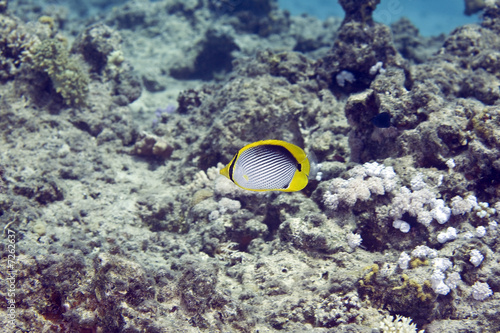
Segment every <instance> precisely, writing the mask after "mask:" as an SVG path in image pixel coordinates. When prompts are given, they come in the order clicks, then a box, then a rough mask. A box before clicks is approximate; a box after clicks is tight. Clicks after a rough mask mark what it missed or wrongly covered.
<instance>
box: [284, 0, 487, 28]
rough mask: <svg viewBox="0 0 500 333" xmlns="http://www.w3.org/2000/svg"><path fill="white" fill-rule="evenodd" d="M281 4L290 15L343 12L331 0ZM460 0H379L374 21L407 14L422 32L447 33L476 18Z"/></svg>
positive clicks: (392, 19) (292, 0)
mask: <svg viewBox="0 0 500 333" xmlns="http://www.w3.org/2000/svg"><path fill="white" fill-rule="evenodd" d="M278 3H279V5H280V7H281V8H284V9H288V10H289V11H290V13H292V15H300V14H302V13H307V14H309V15H311V16H316V17H318V18H320V19H325V18H327V17H328V16H341V17H343V16H344V12H343V10H342V7H340V5H339V4H338V2H337V1H333V0H308V1H307V2H306V1H304V0H278ZM464 8H465V5H464V1H463V0H382V1H381V3H380V5H378V7H377V10H376V11H375V13H374V18H375V20H376V21H378V22H381V23H384V24H390V23H392V22H395V21H397V20H398V19H399V18H401V17H402V16H406V17H407V18H409V19H410V20H411V21H412V22H413V24H414V25H415V26H416V27H417V28H418V29H419V30H420V34H421V35H423V36H432V35H439V34H440V33H445V34H448V33H450V32H451V31H452V30H453V29H455V28H456V27H458V26H461V25H464V24H467V23H475V22H478V21H479V18H478V15H477V14H476V15H474V16H466V15H465V14H464Z"/></svg>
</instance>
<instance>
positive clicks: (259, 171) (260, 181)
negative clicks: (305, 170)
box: [232, 145, 298, 190]
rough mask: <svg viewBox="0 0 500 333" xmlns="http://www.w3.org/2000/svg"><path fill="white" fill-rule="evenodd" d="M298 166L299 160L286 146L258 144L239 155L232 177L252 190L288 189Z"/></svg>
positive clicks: (233, 167)
mask: <svg viewBox="0 0 500 333" xmlns="http://www.w3.org/2000/svg"><path fill="white" fill-rule="evenodd" d="M297 167H298V163H297V160H296V159H295V157H294V156H293V155H292V154H291V153H290V152H289V151H288V150H287V149H286V148H284V147H282V146H277V145H262V146H256V147H251V148H249V149H247V150H245V151H243V152H242V153H241V155H240V156H238V157H237V159H236V160H235V164H234V166H232V178H233V181H234V182H236V183H237V184H238V185H240V186H242V187H245V188H247V189H251V190H271V189H286V188H288V186H289V184H290V182H291V181H292V179H293V177H294V174H295V171H296V170H297Z"/></svg>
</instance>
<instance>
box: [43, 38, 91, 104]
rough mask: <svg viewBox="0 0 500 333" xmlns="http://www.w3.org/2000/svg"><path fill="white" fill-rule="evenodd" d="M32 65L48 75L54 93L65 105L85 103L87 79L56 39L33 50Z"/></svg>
mask: <svg viewBox="0 0 500 333" xmlns="http://www.w3.org/2000/svg"><path fill="white" fill-rule="evenodd" d="M33 53H34V55H33V65H34V67H35V68H36V69H38V70H40V71H43V72H45V73H47V74H48V76H49V77H50V79H51V81H52V84H53V86H54V89H55V91H56V92H57V93H58V94H60V95H61V97H62V98H63V100H64V102H65V103H66V104H67V105H72V106H75V105H81V104H84V103H85V99H86V96H87V92H88V83H89V78H88V75H87V73H86V72H85V71H84V70H82V68H81V66H79V64H78V62H77V60H75V59H74V58H71V57H70V56H69V52H68V50H67V49H66V48H65V46H64V44H63V43H62V42H61V41H59V40H56V39H52V38H51V39H46V40H44V41H42V42H41V43H40V44H39V45H37V46H36V47H35V48H34V50H33Z"/></svg>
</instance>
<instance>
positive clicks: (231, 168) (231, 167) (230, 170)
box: [229, 153, 238, 183]
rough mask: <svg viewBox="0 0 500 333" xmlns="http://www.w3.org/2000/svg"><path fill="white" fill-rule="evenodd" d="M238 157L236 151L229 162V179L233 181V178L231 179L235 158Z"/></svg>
mask: <svg viewBox="0 0 500 333" xmlns="http://www.w3.org/2000/svg"><path fill="white" fill-rule="evenodd" d="M237 159H238V153H236V155H234V158H233V162H232V163H231V165H230V166H229V179H231V181H232V182H233V183H234V179H233V172H234V164H235V163H236V160H237Z"/></svg>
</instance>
